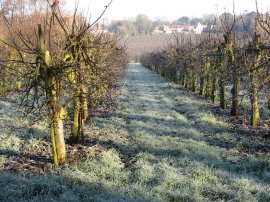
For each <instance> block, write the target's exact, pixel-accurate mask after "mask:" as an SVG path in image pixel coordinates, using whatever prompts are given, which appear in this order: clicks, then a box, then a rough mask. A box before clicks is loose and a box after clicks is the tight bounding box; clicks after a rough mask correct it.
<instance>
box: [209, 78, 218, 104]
mask: <svg viewBox="0 0 270 202" xmlns="http://www.w3.org/2000/svg"><path fill="white" fill-rule="evenodd" d="M217 90H218V78H217V76H215V77H214V79H213V83H212V91H211V100H212V102H214V103H215V102H216V100H217Z"/></svg>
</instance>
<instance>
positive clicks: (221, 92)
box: [219, 80, 227, 109]
mask: <svg viewBox="0 0 270 202" xmlns="http://www.w3.org/2000/svg"><path fill="white" fill-rule="evenodd" d="M219 104H220V108H221V109H226V108H227V103H226V87H225V83H224V81H223V80H220V82H219Z"/></svg>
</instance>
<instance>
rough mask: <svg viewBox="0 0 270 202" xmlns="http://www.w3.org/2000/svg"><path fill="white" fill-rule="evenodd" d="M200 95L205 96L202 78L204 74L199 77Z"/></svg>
mask: <svg viewBox="0 0 270 202" xmlns="http://www.w3.org/2000/svg"><path fill="white" fill-rule="evenodd" d="M200 95H201V96H205V78H204V76H201V79H200Z"/></svg>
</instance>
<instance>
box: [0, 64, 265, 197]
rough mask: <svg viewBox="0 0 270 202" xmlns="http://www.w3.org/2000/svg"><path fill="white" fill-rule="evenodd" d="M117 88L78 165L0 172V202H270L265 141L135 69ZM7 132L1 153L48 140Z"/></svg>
mask: <svg viewBox="0 0 270 202" xmlns="http://www.w3.org/2000/svg"><path fill="white" fill-rule="evenodd" d="M123 83H125V85H124V87H123V88H122V89H121V95H120V96H119V98H118V103H119V104H118V107H117V109H116V111H115V112H114V113H113V116H112V117H111V118H107V119H105V118H96V119H95V125H94V126H92V127H91V126H87V134H88V135H89V136H90V137H91V138H93V139H96V140H97V142H98V143H97V145H95V146H93V147H90V148H88V149H87V153H88V158H87V159H86V160H85V161H83V162H79V163H77V164H72V165H70V166H68V167H67V168H64V169H57V168H55V169H53V170H52V171H51V172H48V173H46V174H44V175H40V176H36V175H30V176H29V175H23V174H13V173H7V172H3V173H1V176H0V187H1V192H0V201H243V202H244V201H245V202H246V201H270V155H269V154H268V153H263V154H260V153H259V152H257V151H258V148H259V147H269V146H270V145H269V140H264V141H261V140H255V139H254V142H253V141H250V140H251V139H252V138H251V139H248V138H247V137H246V136H241V134H239V133H238V131H231V130H230V129H229V128H230V124H228V123H224V122H223V121H222V120H220V119H219V118H218V117H216V116H215V115H214V114H213V113H211V112H210V111H208V110H207V108H206V107H205V106H206V105H207V102H206V101H202V100H197V99H195V98H194V96H193V95H192V93H188V92H186V91H185V90H183V89H181V88H180V87H179V86H177V85H175V84H172V83H168V82H166V81H165V80H164V79H163V78H161V77H160V76H159V75H156V74H154V73H152V72H150V71H149V70H147V69H145V68H143V67H141V66H140V65H139V64H130V65H129V69H128V71H127V74H126V77H125V78H124V80H123ZM0 104H1V103H0ZM1 118H2V119H4V117H1ZM29 131H30V132H31V135H30V134H29V133H30V132H29ZM6 132H7V131H5V134H2V133H1V134H0V135H1V136H0V137H1V142H0V150H1V151H2V150H9V151H13V152H21V151H22V149H25V146H24V147H22V146H20V145H21V144H28V146H26V147H27V148H30V149H29V151H31V148H32V147H34V146H30V145H35V143H37V142H40V141H44V138H45V139H46V134H47V133H46V128H45V127H44V126H42V125H41V126H36V129H31V130H30V129H28V130H21V131H19V132H17V133H14V134H6ZM20 132H21V133H20ZM240 137H241V138H240ZM29 138H30V140H29ZM252 140H253V139H252ZM247 150H248V151H250V152H247ZM0 157H1V158H0V168H1V165H2V166H3V164H4V162H6V161H8V159H7V158H6V157H5V155H2V156H0Z"/></svg>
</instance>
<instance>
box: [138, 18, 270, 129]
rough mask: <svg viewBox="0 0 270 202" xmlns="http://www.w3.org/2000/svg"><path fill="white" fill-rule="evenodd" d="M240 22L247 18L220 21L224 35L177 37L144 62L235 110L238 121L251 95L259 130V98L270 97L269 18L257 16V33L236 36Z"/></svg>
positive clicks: (248, 32) (186, 86) (255, 30)
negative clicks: (241, 110)
mask: <svg viewBox="0 0 270 202" xmlns="http://www.w3.org/2000/svg"><path fill="white" fill-rule="evenodd" d="M237 20H238V21H242V22H243V17H242V18H239V19H236V17H235V16H234V17H233V18H231V20H228V18H224V20H223V21H221V22H219V23H220V25H221V26H220V27H219V29H220V30H222V33H220V32H218V33H211V32H209V33H204V34H203V35H201V36H200V37H198V36H182V37H177V36H176V38H175V39H176V40H175V43H174V44H172V45H170V46H169V47H168V48H167V49H165V50H162V51H157V52H152V53H148V54H145V55H144V56H142V58H141V62H142V64H143V65H144V66H146V67H148V68H150V69H151V70H153V71H156V72H157V73H159V74H161V75H162V76H165V77H167V78H169V79H172V80H173V81H175V82H177V83H179V84H181V85H182V86H184V87H185V88H186V89H188V90H191V91H193V92H195V93H199V94H200V95H201V96H205V97H209V98H210V99H211V100H212V101H213V102H217V101H218V100H219V105H220V107H221V108H222V109H226V108H227V107H228V106H230V112H231V115H233V116H238V115H239V108H240V102H241V98H242V96H245V95H249V98H250V105H251V119H250V121H251V125H252V126H253V127H258V125H259V123H260V106H259V98H260V96H259V93H260V92H262V90H264V92H265V93H266V96H267V97H269V80H270V72H269V65H268V62H269V51H268V49H269V47H268V46H267V43H268V41H269V36H270V35H269V25H270V24H269V16H266V15H259V14H258V15H257V17H256V21H255V22H254V24H253V29H252V30H246V32H245V33H236V32H234V31H233V28H234V25H235V23H236V22H237ZM228 86H232V87H231V90H230V94H231V96H228V93H226V92H227V91H228V90H227V87H228Z"/></svg>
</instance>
